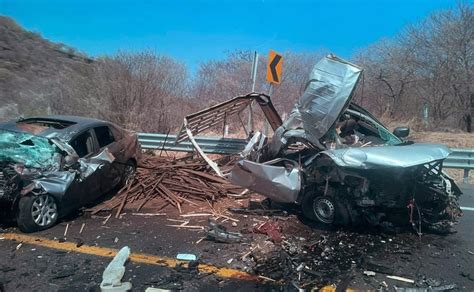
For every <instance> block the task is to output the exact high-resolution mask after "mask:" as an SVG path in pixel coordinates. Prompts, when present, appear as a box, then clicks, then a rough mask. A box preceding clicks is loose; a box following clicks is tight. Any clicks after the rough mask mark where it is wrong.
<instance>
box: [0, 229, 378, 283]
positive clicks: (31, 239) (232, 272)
mask: <svg viewBox="0 0 474 292" xmlns="http://www.w3.org/2000/svg"><path fill="white" fill-rule="evenodd" d="M1 237H3V238H4V239H8V240H14V241H18V242H22V243H26V244H31V245H36V246H42V247H47V248H52V249H57V250H64V251H69V252H77V253H82V254H88V255H95V256H101V257H114V256H115V255H116V254H117V252H118V250H117V249H114V248H107V247H99V246H91V245H81V246H79V247H78V246H77V244H76V243H74V242H67V241H66V242H59V241H57V240H50V239H46V238H42V237H36V236H31V235H26V234H18V233H0V238H1ZM129 259H130V260H131V261H132V262H135V263H142V264H149V265H156V266H163V267H170V268H174V267H176V266H177V265H179V264H186V262H184V261H178V260H175V259H172V258H168V257H160V256H155V255H150V254H145V253H131V254H130V257H129ZM198 269H199V272H201V273H212V274H215V275H216V276H219V277H222V278H236V279H243V280H259V277H258V276H255V275H250V274H248V273H245V272H242V271H239V270H236V269H229V268H219V267H216V266H213V265H208V264H199V265H198ZM319 291H320V292H335V291H336V287H335V286H325V287H323V288H321V289H320V290H319ZM362 291H370V290H354V289H350V288H348V289H346V292H362Z"/></svg>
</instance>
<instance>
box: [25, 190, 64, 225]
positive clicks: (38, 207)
mask: <svg viewBox="0 0 474 292" xmlns="http://www.w3.org/2000/svg"><path fill="white" fill-rule="evenodd" d="M58 217H59V210H58V205H57V204H56V200H55V199H54V198H53V197H52V196H51V195H49V194H41V195H29V196H25V197H22V198H21V199H20V201H19V202H18V213H17V224H18V228H19V229H20V230H21V231H23V232H26V233H30V232H36V231H40V230H44V229H48V228H50V227H51V226H53V225H54V224H56V222H57V220H58Z"/></svg>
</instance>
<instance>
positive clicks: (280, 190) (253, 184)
mask: <svg viewBox="0 0 474 292" xmlns="http://www.w3.org/2000/svg"><path fill="white" fill-rule="evenodd" d="M279 161H282V159H276V160H273V161H269V162H267V163H276V162H279ZM228 179H229V180H230V181H231V182H232V183H234V184H235V185H239V186H242V187H245V188H247V189H249V190H252V191H254V192H257V193H260V194H262V195H265V196H266V197H268V198H270V199H272V200H274V201H276V202H282V203H294V202H295V201H296V200H297V198H298V194H299V192H300V189H301V182H302V181H301V174H300V170H299V169H298V168H297V167H296V166H295V167H292V168H285V167H283V166H274V165H269V164H260V163H255V162H252V161H249V160H245V159H244V160H240V161H238V162H237V164H236V165H235V166H234V168H233V169H232V172H231V173H230V175H229V177H228Z"/></svg>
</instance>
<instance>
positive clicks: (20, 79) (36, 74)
mask: <svg viewBox="0 0 474 292" xmlns="http://www.w3.org/2000/svg"><path fill="white" fill-rule="evenodd" d="M93 63H94V61H93V60H92V59H90V58H88V57H87V56H85V55H83V54H80V53H78V52H76V51H75V50H74V49H73V48H70V47H67V46H65V45H63V44H60V43H53V42H50V41H48V40H46V39H44V38H42V37H41V36H40V35H39V34H37V33H34V32H30V31H27V30H25V29H23V28H22V27H20V26H19V25H18V24H17V23H16V22H15V21H14V20H13V19H11V18H9V17H4V16H0V120H4V119H8V118H13V117H16V116H19V115H33V114H45V113H48V111H51V108H52V107H57V103H60V102H61V95H62V96H64V93H63V92H59V91H58V90H57V88H58V85H60V84H62V83H63V82H64V81H66V80H70V78H73V79H77V78H79V79H80V78H87V77H88V76H90V74H91V70H93V68H92V67H93Z"/></svg>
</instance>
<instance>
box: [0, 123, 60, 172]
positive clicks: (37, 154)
mask: <svg viewBox="0 0 474 292" xmlns="http://www.w3.org/2000/svg"><path fill="white" fill-rule="evenodd" d="M58 154H59V149H58V148H57V147H56V146H55V145H54V144H52V143H51V142H50V141H49V140H48V139H47V138H43V137H39V136H34V135H31V134H28V133H19V132H12V131H6V130H0V160H9V161H13V162H15V163H21V164H24V165H25V166H26V167H33V168H43V167H46V166H49V165H51V164H53V163H54V158H55V157H56V156H57V155H58Z"/></svg>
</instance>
